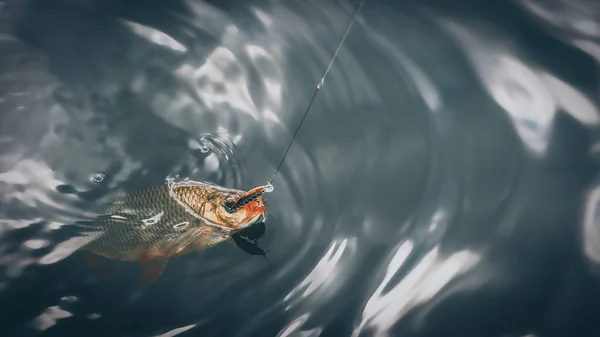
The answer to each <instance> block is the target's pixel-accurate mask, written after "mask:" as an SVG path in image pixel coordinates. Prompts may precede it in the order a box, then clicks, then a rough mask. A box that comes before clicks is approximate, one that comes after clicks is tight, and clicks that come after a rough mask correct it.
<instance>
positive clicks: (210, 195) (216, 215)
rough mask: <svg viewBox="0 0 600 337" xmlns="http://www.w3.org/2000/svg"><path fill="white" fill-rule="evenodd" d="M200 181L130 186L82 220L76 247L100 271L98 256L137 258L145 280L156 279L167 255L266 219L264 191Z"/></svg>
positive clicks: (194, 249)
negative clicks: (82, 239) (134, 188)
mask: <svg viewBox="0 0 600 337" xmlns="http://www.w3.org/2000/svg"><path fill="white" fill-rule="evenodd" d="M265 191H266V186H258V187H255V188H253V189H251V190H249V191H243V190H238V189H229V188H224V187H221V186H218V185H215V184H211V183H205V182H199V181H192V180H187V181H182V182H176V183H175V182H171V183H165V184H160V185H155V186H150V187H147V188H144V189H140V190H137V191H133V192H130V193H127V194H125V195H124V196H122V197H121V198H119V199H117V200H116V201H115V202H113V203H112V204H111V205H109V206H108V207H107V208H105V209H104V210H103V211H101V212H99V213H98V214H96V215H95V216H94V217H92V218H91V219H90V220H86V221H80V222H78V224H77V226H78V227H79V228H80V229H81V231H80V233H79V235H81V236H82V237H85V238H87V241H86V242H87V243H85V244H84V245H82V246H81V247H80V248H79V249H78V251H80V252H82V253H85V254H84V255H83V256H84V259H85V261H86V262H87V263H88V265H90V267H92V269H94V270H95V271H96V272H97V273H98V274H101V275H102V274H104V275H107V274H109V273H108V271H107V268H106V264H105V263H104V262H103V261H102V260H101V259H105V260H106V259H108V260H120V261H138V262H139V265H140V267H141V272H142V279H143V282H144V283H145V284H151V283H154V282H155V281H156V280H157V279H158V278H159V277H160V276H161V275H162V273H163V271H164V270H165V268H166V266H167V264H168V261H169V260H171V259H173V258H176V257H181V256H184V255H187V254H190V253H192V252H197V251H202V250H205V249H207V248H210V247H212V246H215V245H217V244H219V243H221V242H224V241H227V240H229V239H230V238H232V236H233V235H235V234H237V233H240V232H241V231H243V230H244V229H246V228H249V227H250V226H252V225H253V224H255V223H258V222H264V220H265V219H266V215H265V214H266V205H265V204H264V200H263V197H262V194H263V193H265Z"/></svg>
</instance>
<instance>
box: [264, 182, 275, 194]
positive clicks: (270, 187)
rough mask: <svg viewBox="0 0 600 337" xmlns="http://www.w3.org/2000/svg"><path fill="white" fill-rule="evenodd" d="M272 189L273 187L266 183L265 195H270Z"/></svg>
mask: <svg viewBox="0 0 600 337" xmlns="http://www.w3.org/2000/svg"><path fill="white" fill-rule="evenodd" d="M274 189H275V187H274V186H273V185H271V183H267V184H266V185H265V192H266V193H271V192H273V190H274Z"/></svg>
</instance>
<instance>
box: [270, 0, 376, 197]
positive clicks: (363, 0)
mask: <svg viewBox="0 0 600 337" xmlns="http://www.w3.org/2000/svg"><path fill="white" fill-rule="evenodd" d="M364 3H365V0H362V1H361V2H360V4H359V5H358V8H357V9H356V11H355V12H354V16H353V17H352V21H350V23H349V24H348V28H346V32H345V33H344V36H343V37H342V40H341V41H340V43H339V44H338V47H337V49H336V50H335V53H334V54H333V57H332V58H331V61H329V65H328V66H327V69H325V72H324V73H323V76H322V77H321V80H320V81H319V83H317V87H316V88H315V91H314V92H313V94H312V97H311V98H310V101H309V102H308V106H307V107H306V110H305V111H304V116H303V117H302V119H301V120H300V123H299V124H298V126H297V127H296V131H295V132H294V135H293V136H292V139H291V140H290V143H289V144H288V146H287V148H286V150H285V152H284V153H283V156H282V157H281V161H280V162H279V165H278V166H277V169H276V170H275V174H273V177H272V178H271V180H269V182H268V183H267V185H266V186H267V189H266V190H265V192H271V191H273V185H272V184H271V183H272V182H273V180H274V179H275V177H277V174H278V173H279V170H280V169H281V166H282V165H283V162H284V160H285V157H286V156H287V154H288V152H289V150H290V148H291V147H292V144H293V143H294V139H295V138H296V135H297V134H298V131H300V128H301V127H302V124H303V123H304V120H306V116H308V112H309V111H310V108H311V106H312V104H313V102H314V101H315V97H316V96H317V93H318V92H319V90H320V89H321V88H322V87H323V85H325V77H327V74H328V73H329V71H330V70H331V67H332V66H333V63H334V62H335V60H336V58H337V56H338V54H339V53H340V50H341V49H342V46H343V45H344V42H345V41H346V38H347V37H348V33H350V29H352V26H353V25H354V21H356V18H357V17H358V13H359V12H360V10H361V8H362V6H363V5H364Z"/></svg>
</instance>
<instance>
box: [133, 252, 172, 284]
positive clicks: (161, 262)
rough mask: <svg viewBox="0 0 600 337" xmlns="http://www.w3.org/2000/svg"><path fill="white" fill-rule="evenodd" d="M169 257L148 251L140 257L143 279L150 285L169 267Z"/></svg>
mask: <svg viewBox="0 0 600 337" xmlns="http://www.w3.org/2000/svg"><path fill="white" fill-rule="evenodd" d="M168 262H169V259H168V258H167V257H165V256H160V255H154V254H152V253H146V254H144V256H142V258H141V259H140V269H141V271H142V281H143V282H144V284H146V285H150V284H152V283H154V282H156V280H157V279H158V278H159V277H160V275H162V273H163V271H164V270H165V268H166V267H167V263H168Z"/></svg>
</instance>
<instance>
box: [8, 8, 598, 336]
mask: <svg viewBox="0 0 600 337" xmlns="http://www.w3.org/2000/svg"><path fill="white" fill-rule="evenodd" d="M532 3H533V2H531V1H529V2H527V4H526V6H523V8H530V9H531V8H533V7H531V6H530V5H531V4H532ZM544 4H545V3H540V2H537V6H538V7H539V6H542V7H544V6H545V5H544ZM570 4H571V3H570V2H569V3H568V4H567V2H564V5H565V6H571V5H570ZM354 5H355V4H353V3H350V2H346V1H342V2H336V3H327V4H321V3H319V4H316V3H312V2H311V3H302V2H285V3H283V2H270V3H266V2H250V3H248V2H244V3H238V2H235V1H233V2H224V3H219V4H217V3H216V2H210V1H209V2H201V1H191V0H190V1H171V2H161V1H153V2H151V3H148V4H147V5H146V7H144V8H145V9H144V10H143V11H141V10H139V8H138V7H136V6H137V5H133V4H125V2H123V3H121V2H118V1H115V2H101V1H88V2H86V3H85V4H73V3H71V2H67V1H46V2H43V1H32V2H30V3H28V4H27V5H26V6H16V5H12V4H11V5H10V6H8V7H6V6H5V8H3V9H2V12H4V13H5V11H6V10H7V8H8V9H9V10H11V11H14V12H12V13H14V15H12V16H11V17H12V18H13V19H11V21H10V25H7V26H6V27H4V26H2V27H4V28H6V29H10V30H8V31H7V32H3V34H4V35H2V36H10V37H6V38H2V39H0V44H1V46H0V47H3V50H6V51H7V52H6V53H3V54H2V56H0V69H2V71H3V76H1V77H0V86H1V87H0V88H2V95H1V97H0V98H1V100H0V107H1V109H2V110H3V112H4V113H3V115H2V117H1V118H2V123H1V124H0V125H1V132H2V133H1V134H0V150H1V152H0V155H1V160H0V186H1V187H0V188H1V191H2V194H1V195H0V215H1V216H0V221H1V223H0V251H1V252H2V254H0V255H1V256H0V266H1V267H2V270H3V271H4V273H2V274H1V275H0V296H2V297H3V300H2V301H1V302H2V303H3V304H2V305H1V306H0V311H1V312H2V313H4V312H5V311H6V312H7V313H10V317H11V320H10V322H9V323H8V324H7V325H6V326H5V327H4V328H3V333H6V334H7V335H21V334H25V332H28V333H29V330H28V329H29V328H31V327H33V328H34V330H35V332H31V334H33V335H37V334H41V335H69V334H88V333H89V334H92V335H94V334H96V335H136V336H137V335H151V336H174V335H178V334H181V335H187V334H190V335H202V336H211V335H215V336H220V335H225V336H251V335H252V336H275V335H277V336H338V335H340V336H351V335H354V336H363V335H365V336H366V335H374V336H385V335H389V336H396V335H411V336H455V335H456V336H465V335H469V336H499V335H503V336H525V335H528V334H530V335H536V336H563V335H564V336H585V335H584V332H583V329H584V328H583V327H586V326H588V325H589V324H590V322H593V319H588V318H586V317H583V316H581V317H580V316H578V314H577V313H580V312H584V311H589V312H595V311H593V310H590V309H589V308H590V307H587V305H588V304H589V303H590V302H592V301H593V300H595V299H593V297H592V296H589V295H587V296H586V295H585V294H586V293H589V292H587V290H589V289H590V288H592V289H593V287H594V285H596V284H597V283H596V282H597V279H594V278H591V277H589V275H587V272H586V271H585V270H584V269H583V268H581V267H580V266H579V264H580V263H579V262H581V261H580V259H581V257H583V258H584V261H586V262H587V263H588V265H592V266H593V267H596V266H597V264H598V263H599V261H600V257H598V256H599V255H600V253H598V252H599V251H600V250H599V249H598V247H597V246H598V237H597V236H598V235H597V233H596V232H597V231H596V230H595V229H596V228H597V227H598V226H597V221H596V217H595V216H594V214H595V209H596V207H595V204H596V203H597V200H596V199H597V197H596V194H597V193H596V191H595V189H594V187H593V186H591V187H590V186H588V184H589V182H590V181H591V179H592V177H593V175H594V174H595V170H596V167H595V165H596V164H594V163H593V162H592V161H591V159H592V158H590V157H592V156H595V153H596V152H597V151H596V152H594V149H593V147H592V146H591V144H592V143H593V142H594V141H595V139H596V136H595V134H596V132H595V131H596V128H597V127H598V124H599V119H598V118H599V117H598V103H597V99H596V98H595V96H594V93H597V89H598V88H597V83H595V82H585V81H583V80H582V81H580V80H579V79H577V78H575V77H574V76H572V74H571V73H568V72H567V73H566V75H565V72H564V68H561V67H562V66H561V65H562V64H564V63H565V62H568V61H566V60H567V59H568V56H569V55H570V53H573V52H574V51H573V49H568V48H567V46H565V45H563V44H562V43H561V42H560V41H558V40H552V44H550V42H548V44H549V45H544V46H542V47H539V46H538V47H536V46H535V45H532V44H533V43H524V41H523V40H524V39H525V38H524V37H522V36H529V38H531V40H532V41H538V40H539V39H541V37H540V36H542V35H544V36H545V35H550V36H553V35H552V34H555V33H554V32H553V31H547V30H543V31H540V30H534V29H533V28H531V27H530V26H526V27H521V26H518V25H520V24H523V25H527V24H528V23H527V22H523V21H522V20H516V19H514V20H509V19H506V20H507V21H510V22H513V23H512V26H511V25H508V24H506V25H504V26H503V25H497V24H494V23H495V22H496V21H494V20H501V19H502V17H507V18H510V16H509V15H513V14H512V12H510V11H509V7H508V6H506V7H503V9H502V10H498V8H496V7H493V5H489V6H487V7H486V6H483V5H481V6H480V5H477V4H473V3H469V4H468V6H472V8H471V7H469V8H471V9H470V10H472V11H475V12H478V13H479V12H481V14H480V15H482V16H484V17H483V18H479V19H472V18H467V17H465V15H464V12H463V14H460V13H459V14H457V13H456V12H453V11H452V10H448V9H447V8H445V7H444V6H443V4H434V5H432V4H430V2H428V1H425V2H414V3H412V2H401V3H398V4H392V3H386V2H377V1H372V2H368V3H367V4H366V5H365V7H364V8H363V11H362V12H361V15H360V16H359V18H358V20H357V22H356V24H355V26H354V27H353V30H352V32H351V34H350V35H349V37H348V40H347V42H346V44H345V45H344V48H343V50H342V52H341V53H340V55H339V58H338V60H337V62H336V63H335V65H334V67H333V68H332V70H331V72H330V74H329V77H328V78H327V84H326V86H325V87H324V88H323V90H322V91H321V92H320V94H319V96H318V98H317V100H316V101H315V104H314V106H313V108H312V111H311V114H310V115H309V118H308V119H307V121H306V123H305V124H304V127H303V129H302V130H301V132H300V134H299V136H298V138H297V139H296V143H295V144H294V147H293V148H292V149H291V151H290V154H289V156H288V158H287V159H286V161H285V163H284V166H283V168H282V171H281V172H280V174H279V175H278V178H277V179H276V180H275V181H274V190H273V192H272V193H270V194H268V195H265V203H266V204H267V207H268V211H267V218H268V220H267V221H266V222H264V223H262V227H250V228H249V230H254V231H256V233H244V235H240V236H239V237H236V238H235V240H233V241H232V242H233V243H235V244H237V246H236V245H235V244H223V245H218V246H215V247H213V248H211V249H208V250H205V251H202V253H200V254H197V255H193V256H188V257H186V258H182V259H179V260H177V261H173V262H170V265H169V273H167V274H165V275H164V277H162V278H161V279H160V280H159V281H157V282H156V283H155V284H154V285H153V286H151V287H140V286H139V284H138V283H137V282H136V281H137V278H136V276H135V275H134V273H133V270H132V269H131V268H123V270H121V271H123V277H122V278H121V279H120V281H119V282H118V283H116V284H101V283H98V280H97V278H94V276H93V274H92V273H90V272H89V271H88V270H87V269H86V268H85V267H83V266H82V264H81V261H80V260H78V259H76V258H75V257H72V256H70V255H71V254H72V253H73V252H74V251H76V250H77V249H79V248H80V247H81V244H82V242H80V240H77V239H74V238H73V237H72V236H71V235H70V230H71V229H72V228H73V227H72V226H70V224H73V223H74V222H76V221H78V220H81V219H87V218H89V217H93V216H95V215H97V212H98V211H100V210H101V209H103V208H104V207H105V206H107V205H110V204H111V203H113V202H114V201H115V200H117V198H118V197H119V196H121V195H123V194H124V193H127V192H129V191H132V190H136V189H138V188H144V187H147V186H151V185H157V184H164V183H165V181H168V182H169V183H172V182H174V181H183V182H191V181H205V182H211V183H215V184H218V185H221V186H226V187H228V188H237V189H244V190H248V189H249V188H251V187H254V186H257V185H262V184H264V183H265V182H266V181H267V180H268V179H269V178H270V177H271V176H272V174H273V173H274V170H275V168H276V165H277V163H278V161H279V159H280V158H281V155H282V153H283V151H284V149H285V146H286V145H287V142H288V141H289V139H290V136H291V134H292V132H293V131H294V128H295V126H296V125H297V123H298V121H299V120H300V118H301V114H302V112H303V111H304V108H305V107H306V104H307V102H308V99H310V95H311V94H312V91H313V90H314V85H315V84H316V83H317V82H318V80H319V79H320V76H321V74H322V72H323V70H324V69H325V67H326V66H327V64H328V62H329V60H330V57H331V56H332V55H333V52H334V51H335V47H336V46H337V42H338V41H339V38H340V37H341V35H342V34H343V32H344V30H345V29H346V25H347V23H348V22H349V20H350V19H351V17H352V14H353V11H354V9H355V7H354ZM461 6H467V5H464V4H463V5H461V3H456V2H453V5H452V6H451V7H452V9H456V8H458V9H457V12H460V8H461ZM528 6H529V7H528ZM488 7H491V8H492V9H487V8H488ZM494 8H495V9H494ZM594 8H595V7H594ZM510 10H515V8H512V7H510ZM486 11H487V12H486ZM2 12H0V13H2ZM492 12H493V13H492ZM486 13H487V14H486ZM534 13H536V12H535V11H534ZM538 14H539V13H538ZM588 14H589V16H590V17H591V14H592V11H590V12H589V13H588ZM3 15H4V14H3ZM485 15H487V16H489V18H488V17H485ZM514 15H516V14H514ZM543 17H544V18H545V20H546V22H552V20H554V19H551V18H550V17H549V16H547V15H546V16H543ZM488 19H489V20H488ZM588 21H590V22H592V23H593V22H594V20H593V19H590V20H588ZM529 24H530V23H529ZM578 27H579V28H577V29H576V31H577V32H578V33H577V34H578V35H577V36H575V37H573V36H570V37H569V38H564V37H560V38H561V39H563V40H565V41H567V42H568V43H572V44H573V45H576V46H579V47H581V49H583V50H584V51H586V52H589V53H590V54H591V55H592V56H585V54H584V55H583V56H582V54H583V53H581V54H577V57H580V58H581V57H587V58H586V60H589V61H590V62H588V63H586V65H592V66H593V67H592V68H590V69H589V70H586V72H588V73H592V72H594V71H597V65H596V63H593V58H592V57H594V54H593V50H595V49H594V48H595V47H594V45H595V44H596V43H595V40H594V35H593V34H594V30H593V29H592V28H593V25H592V24H590V23H587V24H585V25H583V28H582V27H581V26H578ZM4 28H3V29H4ZM534 32H535V33H534ZM9 34H10V35H9ZM535 34H538V35H535ZM530 35H531V36H533V37H535V38H533V37H531V36H530ZM583 46H585V47H583ZM547 48H550V49H552V48H554V49H552V50H561V51H563V52H564V53H565V54H564V55H562V54H561V55H562V56H561V57H559V59H560V60H554V62H552V60H551V61H548V60H547V59H544V57H542V56H544V55H546V54H545V51H546V50H547ZM540 54H541V55H542V56H540ZM596 56H597V55H596ZM582 64H583V63H582ZM574 67H575V65H573V66H572V67H571V68H574ZM582 67H583V66H582ZM557 69H558V70H557ZM582 83H583V84H582ZM590 83H591V84H590ZM590 153H591V155H592V156H590ZM98 174H100V175H102V177H103V179H94V177H100V176H99V175H98ZM586 188H588V189H589V194H587V195H584V191H586ZM585 198H587V199H586V200H585V201H586V205H587V206H586V207H587V208H586V213H585V217H584V218H583V219H582V220H583V222H582V226H581V227H580V228H576V226H574V224H575V223H576V220H575V219H577V217H578V214H579V213H578V210H579V209H580V203H581V202H582V200H583V199H585ZM146 209H147V212H144V214H143V216H142V215H140V216H139V217H137V218H135V220H136V225H138V226H139V225H144V226H146V229H148V230H153V229H154V228H156V227H157V226H161V225H162V224H167V225H169V230H171V231H174V232H177V233H179V231H184V232H185V231H188V230H190V228H194V226H193V224H192V223H191V222H190V221H184V220H177V221H174V222H172V223H171V222H168V221H167V218H168V214H167V212H164V213H161V212H162V211H164V210H159V209H156V207H152V205H147V207H146ZM126 213H127V212H124V213H123V214H121V213H119V214H112V215H113V216H114V217H113V218H112V220H113V221H129V220H131V221H133V220H132V219H133V218H134V217H133V216H132V214H126ZM578 230H580V232H581V233H577V231H578ZM257 233H258V234H257ZM577 234H580V237H579V239H578V238H577ZM579 243H581V245H580V246H578V244H579ZM255 244H257V245H255ZM256 247H259V248H260V250H256V249H254V248H256ZM240 248H241V249H240ZM262 248H265V249H266V253H265V251H263V250H262ZM578 254H580V255H578ZM254 255H262V256H254ZM590 279H591V280H593V281H590ZM582 280H583V281H582ZM586 282H588V283H586ZM582 284H587V285H588V286H589V287H590V288H586V287H585V286H582ZM590 284H592V285H590ZM573 289H575V290H573ZM565 294H566V295H565ZM65 296H74V297H76V298H77V301H76V302H72V303H71V302H69V304H68V305H67V304H65V303H66V302H68V301H62V300H60V299H61V298H63V297H65ZM19 303H27V305H26V306H19V305H17V304H19ZM482 303H484V304H485V305H484V304H482ZM591 308H593V306H592V307H591ZM123 322H126V324H125V323H123ZM99 326H101V327H102V329H100V330H101V331H100V330H98V329H96V327H99ZM576 327H579V328H576ZM577 329H579V330H577ZM96 331H99V332H96ZM568 332H572V333H571V334H569V333H568ZM579 332H581V333H579ZM561 333H563V334H562V335H561Z"/></svg>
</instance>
